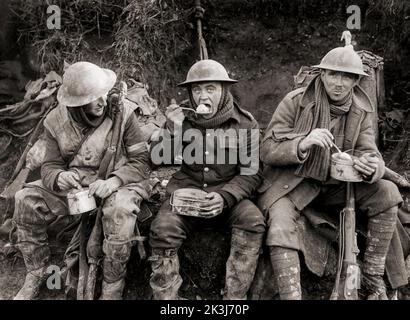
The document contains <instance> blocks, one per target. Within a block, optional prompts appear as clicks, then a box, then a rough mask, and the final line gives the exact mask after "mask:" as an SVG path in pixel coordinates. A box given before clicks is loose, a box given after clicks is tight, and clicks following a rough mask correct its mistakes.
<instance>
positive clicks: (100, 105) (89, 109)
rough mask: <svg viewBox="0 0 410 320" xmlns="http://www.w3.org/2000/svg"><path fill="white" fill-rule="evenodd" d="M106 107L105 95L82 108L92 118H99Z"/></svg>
mask: <svg viewBox="0 0 410 320" xmlns="http://www.w3.org/2000/svg"><path fill="white" fill-rule="evenodd" d="M106 106H107V95H106V94H105V95H103V96H101V97H99V98H98V99H97V100H94V101H93V102H90V103H89V104H87V105H85V106H84V112H85V113H87V114H89V115H91V116H94V117H100V116H102V115H103V113H104V109H105V107H106Z"/></svg>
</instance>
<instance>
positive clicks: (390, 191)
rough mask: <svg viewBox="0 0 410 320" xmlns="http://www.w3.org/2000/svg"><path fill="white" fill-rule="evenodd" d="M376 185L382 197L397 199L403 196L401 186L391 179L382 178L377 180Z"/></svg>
mask: <svg viewBox="0 0 410 320" xmlns="http://www.w3.org/2000/svg"><path fill="white" fill-rule="evenodd" d="M376 187H377V190H378V194H379V195H380V196H381V198H380V199H384V200H395V199H397V198H401V194H400V191H399V188H398V187H397V185H396V184H395V183H393V182H392V181H390V180H384V179H381V180H379V181H378V182H377V185H376Z"/></svg>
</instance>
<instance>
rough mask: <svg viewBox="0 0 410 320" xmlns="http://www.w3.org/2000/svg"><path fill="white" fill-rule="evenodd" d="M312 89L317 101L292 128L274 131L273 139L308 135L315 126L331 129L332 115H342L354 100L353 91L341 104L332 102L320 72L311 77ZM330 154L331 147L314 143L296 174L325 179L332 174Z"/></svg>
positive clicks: (310, 86)
mask: <svg viewBox="0 0 410 320" xmlns="http://www.w3.org/2000/svg"><path fill="white" fill-rule="evenodd" d="M312 86H314V88H312ZM312 89H314V90H315V91H314V92H315V101H314V102H311V103H309V104H308V105H307V106H306V107H305V108H304V110H303V111H302V113H301V115H300V117H299V119H298V120H297V122H296V124H295V127H294V128H293V130H292V132H282V133H278V132H274V140H279V141H281V140H283V139H289V138H296V137H299V136H307V135H308V134H309V133H310V132H311V131H312V130H313V129H316V128H324V129H328V130H330V122H331V118H337V117H339V116H342V115H344V114H346V113H347V112H348V111H349V110H350V107H351V105H352V101H353V94H352V92H350V93H349V95H348V96H347V97H346V98H345V99H343V101H341V102H340V103H338V105H335V104H330V103H329V99H328V96H327V94H326V89H325V87H324V85H323V82H322V81H321V79H320V75H319V76H317V77H316V78H314V79H312V82H310V84H309V85H308V87H307V88H306V91H307V90H312ZM306 91H305V92H306ZM330 156H331V153H330V150H329V149H324V148H321V147H319V146H316V145H314V146H313V147H312V148H311V149H310V150H309V154H308V156H307V159H306V160H305V161H304V162H303V163H301V164H300V165H299V166H298V167H297V169H296V171H295V174H296V175H298V176H301V177H305V178H313V179H316V180H318V181H326V180H327V178H328V175H329V166H330Z"/></svg>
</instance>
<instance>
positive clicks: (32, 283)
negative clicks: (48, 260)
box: [13, 267, 46, 300]
mask: <svg viewBox="0 0 410 320" xmlns="http://www.w3.org/2000/svg"><path fill="white" fill-rule="evenodd" d="M45 271H46V268H45V267H42V268H39V269H36V270H33V271H30V272H28V273H27V275H26V279H25V280H24V284H23V287H22V288H21V289H20V291H19V292H18V293H17V294H16V296H15V297H14V298H13V300H33V299H34V298H35V297H37V296H38V294H39V292H40V287H41V285H42V284H43V282H44V280H45V276H46V272H45Z"/></svg>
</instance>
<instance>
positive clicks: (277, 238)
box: [267, 180, 401, 299]
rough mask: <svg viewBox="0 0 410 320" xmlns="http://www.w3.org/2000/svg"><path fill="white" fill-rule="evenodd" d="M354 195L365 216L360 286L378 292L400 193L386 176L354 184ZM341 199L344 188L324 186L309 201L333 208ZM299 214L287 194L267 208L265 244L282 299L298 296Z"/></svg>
mask: <svg viewBox="0 0 410 320" xmlns="http://www.w3.org/2000/svg"><path fill="white" fill-rule="evenodd" d="M355 195H356V202H357V204H358V207H359V209H360V210H361V211H363V212H364V213H367V216H368V223H367V238H366V249H365V252H364V261H363V286H364V288H365V289H366V290H367V291H368V292H367V293H369V294H374V293H375V294H379V293H381V292H382V291H384V290H385V287H384V282H383V279H382V276H383V274H384V269H385V261H386V256H387V251H388V249H389V245H390V241H391V239H392V236H393V232H394V229H395V226H396V220H397V211H398V206H397V204H398V203H400V202H401V196H400V193H399V191H398V190H397V187H396V186H395V185H394V184H393V183H391V182H390V181H386V180H381V181H379V182H377V183H375V184H370V185H369V184H367V185H366V184H356V185H355ZM344 199H345V191H344V190H343V188H337V189H334V190H329V189H327V190H326V192H322V193H321V194H320V195H319V197H318V198H317V199H316V200H315V201H314V202H313V203H312V205H318V204H320V205H321V207H322V209H323V208H324V207H325V209H326V210H330V208H336V211H338V210H340V209H341V208H342V207H343V206H344V201H345V200H344ZM333 211H335V210H333ZM299 216H300V211H299V210H298V209H297V208H296V207H295V205H294V203H293V202H292V201H291V200H290V199H289V198H288V197H283V198H281V199H279V200H278V201H277V202H275V203H274V204H273V205H272V206H271V208H270V209H269V222H268V224H269V231H268V237H267V245H268V246H270V254H271V263H272V268H273V272H274V274H275V278H276V281H277V283H278V287H279V288H278V289H279V294H280V296H281V299H300V298H301V289H300V262H299V256H298V250H299V241H300V240H299V239H298V232H297V227H296V221H297V219H298V218H299Z"/></svg>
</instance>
